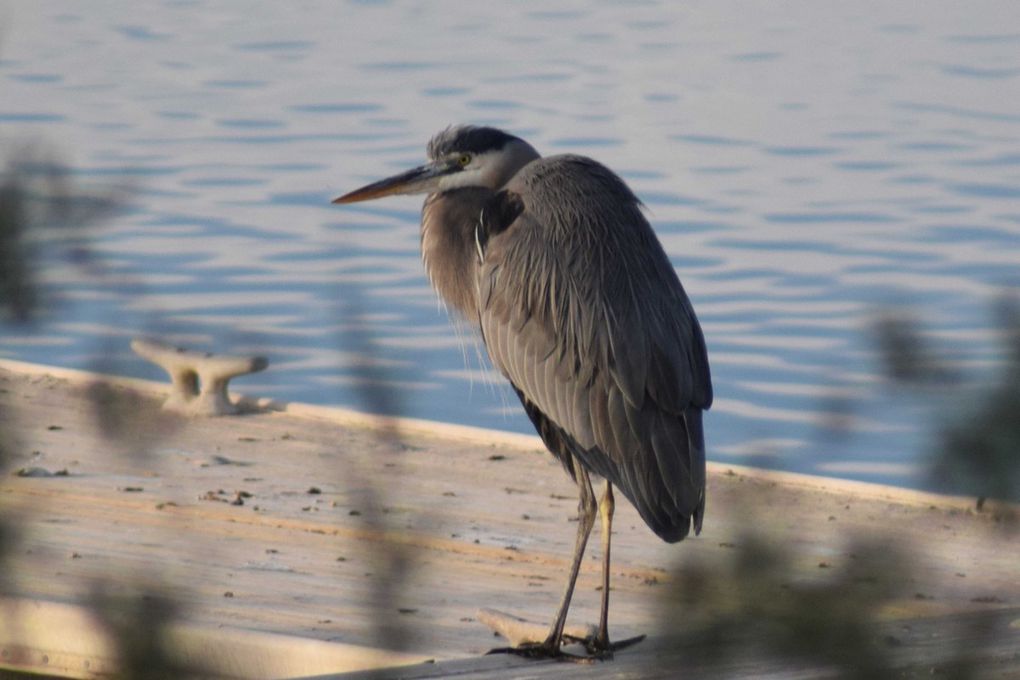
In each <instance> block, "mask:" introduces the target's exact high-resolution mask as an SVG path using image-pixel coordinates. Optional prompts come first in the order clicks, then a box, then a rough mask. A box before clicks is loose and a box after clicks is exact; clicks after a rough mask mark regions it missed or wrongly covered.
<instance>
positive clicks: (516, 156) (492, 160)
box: [337, 126, 712, 651]
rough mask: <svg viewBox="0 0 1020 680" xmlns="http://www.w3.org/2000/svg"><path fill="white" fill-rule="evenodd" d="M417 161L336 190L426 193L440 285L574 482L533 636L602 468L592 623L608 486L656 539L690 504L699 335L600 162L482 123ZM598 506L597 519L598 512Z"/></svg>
mask: <svg viewBox="0 0 1020 680" xmlns="http://www.w3.org/2000/svg"><path fill="white" fill-rule="evenodd" d="M427 152H428V156H429V159H430V163H429V164H428V165H425V166H422V167H421V168H416V169H414V170H411V171H408V172H407V173H403V174H401V175H398V176H396V177H393V178H390V179H387V180H382V181H380V182H376V183H374V184H371V185H368V186H366V187H364V188H362V189H359V190H357V191H354V192H351V193H350V194H346V195H345V196H343V197H341V198H340V199H337V202H341V203H346V202H353V201H358V200H367V199H369V198H376V197H380V196H383V195H388V194H391V193H417V192H428V193H429V196H428V197H427V199H426V201H425V205H424V207H423V209H422V255H423V259H424V262H425V266H426V271H427V272H428V275H429V278H430V279H431V281H432V284H433V286H434V287H435V288H436V290H437V291H438V292H439V294H440V296H441V297H442V298H443V299H444V300H446V302H447V303H448V304H449V305H450V306H451V307H452V308H453V309H454V310H456V311H457V312H458V313H460V314H461V315H462V316H463V317H464V318H466V319H467V320H468V321H469V322H471V323H472V324H475V325H476V326H477V328H478V330H479V331H480V333H481V336H482V339H483V341H484V343H485V347H486V349H487V351H488V354H489V357H490V358H491V360H492V363H493V365H494V366H495V367H496V368H497V369H498V370H499V371H500V372H501V373H502V374H503V375H504V376H505V377H506V378H507V379H508V380H509V381H510V383H511V384H512V385H513V388H514V390H515V391H516V393H517V395H518V397H519V398H520V400H521V403H522V404H523V405H524V409H525V411H526V412H527V414H528V416H529V417H530V418H531V420H532V422H533V423H534V425H535V428H536V429H537V430H538V432H539V435H540V436H541V438H542V440H543V442H544V443H545V444H546V446H547V448H548V449H549V450H550V451H551V452H552V453H553V455H554V456H556V457H557V458H558V459H559V460H560V461H561V462H562V464H563V466H564V467H565V468H566V469H567V471H568V472H569V473H570V475H571V476H572V477H573V478H574V479H575V481H576V482H577V484H578V487H579V489H580V492H581V504H580V506H579V512H580V513H581V522H580V525H579V528H578V543H577V548H576V550H575V559H574V564H573V566H572V574H571V578H570V579H569V580H568V587H567V592H566V594H565V595H564V600H563V602H562V603H561V608H560V610H559V613H558V616H557V619H556V621H554V624H553V628H552V630H551V631H550V636H549V639H548V640H547V641H546V643H544V645H545V646H544V648H545V649H546V650H547V651H551V649H552V648H553V647H555V648H557V649H558V646H559V643H560V637H561V636H562V626H563V620H564V619H565V617H566V609H567V607H568V606H569V601H570V597H571V594H572V591H573V582H574V580H575V579H576V575H577V571H578V568H579V565H580V559H581V555H582V554H583V551H584V546H585V543H586V541H587V535H588V532H589V531H590V529H591V526H592V524H593V522H594V507H595V503H594V495H593V492H592V490H591V484H590V482H589V479H588V474H589V473H595V474H598V475H599V476H601V477H603V478H604V479H605V480H607V486H606V492H605V496H604V497H603V505H604V506H608V510H605V508H604V511H603V545H604V548H605V551H606V555H605V558H604V563H603V569H604V575H603V578H604V586H605V587H604V592H603V602H602V605H603V607H602V620H601V621H600V628H599V634H598V636H597V638H596V640H595V641H594V642H593V643H592V644H593V645H594V649H596V650H601V651H607V650H609V649H610V646H609V643H608V633H607V632H606V630H605V628H606V612H607V609H608V590H609V587H608V569H609V564H608V550H609V542H608V541H609V533H610V531H609V529H610V524H611V519H612V507H613V501H612V493H611V491H612V486H613V485H615V486H616V487H617V488H618V489H620V491H622V492H623V494H624V496H626V497H627V498H628V500H630V501H631V503H632V504H633V505H634V507H635V508H637V510H638V512H639V513H640V515H641V517H642V519H643V520H644V521H645V523H646V524H647V525H648V526H649V527H650V528H651V529H652V530H653V531H654V532H655V533H656V534H657V535H658V536H660V537H661V538H662V539H664V540H666V541H670V542H675V541H679V540H681V539H683V538H684V537H685V536H687V535H688V533H689V531H690V528H691V526H692V523H693V527H694V530H695V531H696V532H697V531H699V530H700V528H701V522H702V518H703V516H704V508H705V442H704V434H703V430H702V412H703V411H704V410H705V409H708V408H709V407H710V406H711V404H712V385H711V376H710V372H709V364H708V356H707V352H706V348H705V341H704V338H703V335H702V332H701V328H700V326H699V324H698V320H697V318H696V316H695V314H694V310H693V308H692V306H691V303H690V300H689V299H688V297H687V294H686V293H685V291H684V289H683V286H682V285H681V284H680V281H679V279H678V278H677V276H676V273H675V271H674V269H673V267H672V265H671V263H670V261H669V259H668V258H667V256H666V254H665V252H664V251H663V249H662V246H661V245H660V243H659V241H658V239H657V238H656V236H655V233H654V232H653V230H652V228H651V226H650V225H649V224H648V221H647V220H646V219H645V217H644V215H643V214H642V212H641V205H640V202H639V201H638V199H637V197H636V196H635V195H634V194H633V193H632V192H631V190H630V189H629V188H628V187H627V185H626V184H625V183H624V182H623V180H621V179H620V178H619V177H618V176H616V175H615V174H614V173H613V172H612V171H610V170H609V169H608V168H606V167H605V166H603V165H601V164H599V163H598V162H596V161H594V160H592V159H590V158H586V157H583V156H574V155H561V156H551V157H547V158H542V157H540V156H539V155H538V153H537V152H536V151H535V150H534V149H533V148H532V147H531V146H530V145H528V144H527V143H526V142H524V141H523V140H521V139H519V138H517V137H514V136H513V135H509V134H507V133H505V132H503V131H501V130H496V129H494V128H480V127H469V126H462V127H451V128H447V129H446V130H443V131H442V132H440V133H439V134H437V135H436V136H435V137H434V138H433V139H432V140H431V141H430V142H429V144H428V149H427ZM607 515H608V518H607Z"/></svg>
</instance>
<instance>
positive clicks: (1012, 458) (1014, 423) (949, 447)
mask: <svg viewBox="0 0 1020 680" xmlns="http://www.w3.org/2000/svg"><path fill="white" fill-rule="evenodd" d="M996 312H997V314H996V316H997V320H998V324H997V325H998V330H999V336H1000V341H1001V343H1002V359H1001V362H1000V363H999V365H998V366H996V374H995V378H994V379H993V380H992V381H991V383H990V384H988V383H986V384H985V385H983V386H981V387H980V389H979V390H978V391H976V392H974V393H968V392H964V391H963V388H962V387H961V383H962V381H961V378H962V377H964V376H961V375H957V374H956V373H955V372H954V371H952V370H950V369H949V368H947V366H946V362H945V361H944V360H943V359H941V358H940V354H941V355H943V356H944V355H945V353H944V352H942V353H939V352H936V351H935V349H934V348H932V347H930V346H929V345H928V344H927V343H926V342H925V341H924V339H923V337H922V335H921V333H920V332H919V330H918V327H919V322H918V320H917V319H916V318H915V317H912V316H910V315H906V314H903V313H900V314H897V315H892V314H887V315H885V316H884V317H883V318H881V319H880V320H879V321H878V322H877V323H876V324H875V338H876V341H877V344H878V348H879V351H880V356H881V358H882V360H883V363H884V364H885V369H886V374H887V376H888V377H889V378H890V379H891V380H893V381H894V382H897V383H903V384H906V385H908V386H910V387H914V388H919V387H921V386H932V385H934V386H937V387H941V388H946V389H949V390H952V391H951V392H948V393H947V394H946V395H945V396H948V399H947V400H946V402H945V405H944V406H943V407H944V408H947V409H948V412H947V413H944V414H943V416H942V417H939V421H940V422H941V423H944V425H942V426H941V427H940V428H939V438H938V441H939V443H938V445H937V447H936V448H935V450H934V451H933V452H932V454H931V462H930V474H931V477H932V480H933V482H934V484H935V486H936V487H938V488H941V489H943V490H945V491H948V492H951V493H962V494H970V495H974V496H977V497H978V498H979V499H982V500H979V505H980V504H981V503H982V502H983V499H984V498H986V497H988V498H997V499H1000V500H1004V501H1017V500H1020V417H1018V416H1017V414H1018V413H1020V302H1018V295H1017V293H1015V292H1014V293H1010V294H1006V295H1004V296H1003V297H1002V298H1001V300H1000V301H999V303H998V304H997V306H996ZM1009 516H1011V517H1013V519H1016V518H1015V516H1014V515H1013V514H1012V513H1011V514H1010V515H1009Z"/></svg>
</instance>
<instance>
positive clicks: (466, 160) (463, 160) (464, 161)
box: [457, 153, 471, 168]
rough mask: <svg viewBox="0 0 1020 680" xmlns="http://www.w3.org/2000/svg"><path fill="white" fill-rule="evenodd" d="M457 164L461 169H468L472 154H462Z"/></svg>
mask: <svg viewBox="0 0 1020 680" xmlns="http://www.w3.org/2000/svg"><path fill="white" fill-rule="evenodd" d="M457 162H458V163H459V164H460V167H462V168H464V167H467V164H468V163H470V162H471V154H468V153H464V154H461V155H460V158H458V159H457Z"/></svg>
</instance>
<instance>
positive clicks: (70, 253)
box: [0, 150, 121, 324]
mask: <svg viewBox="0 0 1020 680" xmlns="http://www.w3.org/2000/svg"><path fill="white" fill-rule="evenodd" d="M120 202H121V201H120V199H119V198H117V197H116V196H115V195H113V194H108V195H98V194H90V193H87V192H81V191H78V190H76V189H75V188H74V187H73V185H72V184H71V182H70V180H69V178H68V172H67V170H66V169H65V168H64V167H63V166H61V165H60V164H58V163H55V162H53V161H51V160H48V159H47V158H46V156H45V154H44V153H43V152H40V151H38V150H27V151H23V152H21V153H20V154H18V155H17V157H16V158H15V160H13V161H10V162H8V164H7V166H6V168H5V169H4V170H3V171H0V322H4V321H6V322H8V323H20V324H23V323H28V322H30V321H32V319H33V315H34V314H35V313H36V312H37V310H38V309H39V306H40V304H41V302H42V296H41V294H40V290H39V281H38V269H37V268H38V266H39V263H38V260H39V255H40V249H41V247H42V245H43V244H44V243H47V242H53V241H59V242H60V244H61V251H60V253H59V255H60V259H61V260H63V261H64V262H66V263H67V264H68V265H70V266H88V265H89V264H90V263H91V256H90V251H89V248H88V239H87V234H85V233H84V230H85V227H87V226H88V225H90V224H92V223H94V222H95V221H96V220H99V219H101V218H103V217H105V216H107V215H108V214H110V212H111V211H112V210H113V209H115V208H116V207H117V206H118V205H119V204H120ZM58 234H59V236H60V238H59V239H55V238H53V237H54V236H55V235H58Z"/></svg>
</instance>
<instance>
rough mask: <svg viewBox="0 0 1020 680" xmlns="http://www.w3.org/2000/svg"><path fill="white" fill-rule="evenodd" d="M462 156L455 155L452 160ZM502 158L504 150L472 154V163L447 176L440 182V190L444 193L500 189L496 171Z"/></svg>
mask: <svg viewBox="0 0 1020 680" xmlns="http://www.w3.org/2000/svg"><path fill="white" fill-rule="evenodd" d="M460 156H461V154H454V155H453V156H451V158H454V159H456V158H459V157H460ZM502 156H503V151H502V150H500V151H486V152H485V153H479V154H472V155H471V162H470V163H468V165H467V166H466V167H465V168H464V169H463V170H461V171H460V172H455V173H453V174H451V175H447V176H445V177H443V178H442V179H440V180H439V188H440V189H441V190H443V191H446V190H449V189H460V188H463V187H488V188H490V189H498V188H499V187H498V186H496V182H497V179H496V175H497V173H495V172H494V170H496V169H497V168H498V166H499V162H500V159H501V157H502Z"/></svg>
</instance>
